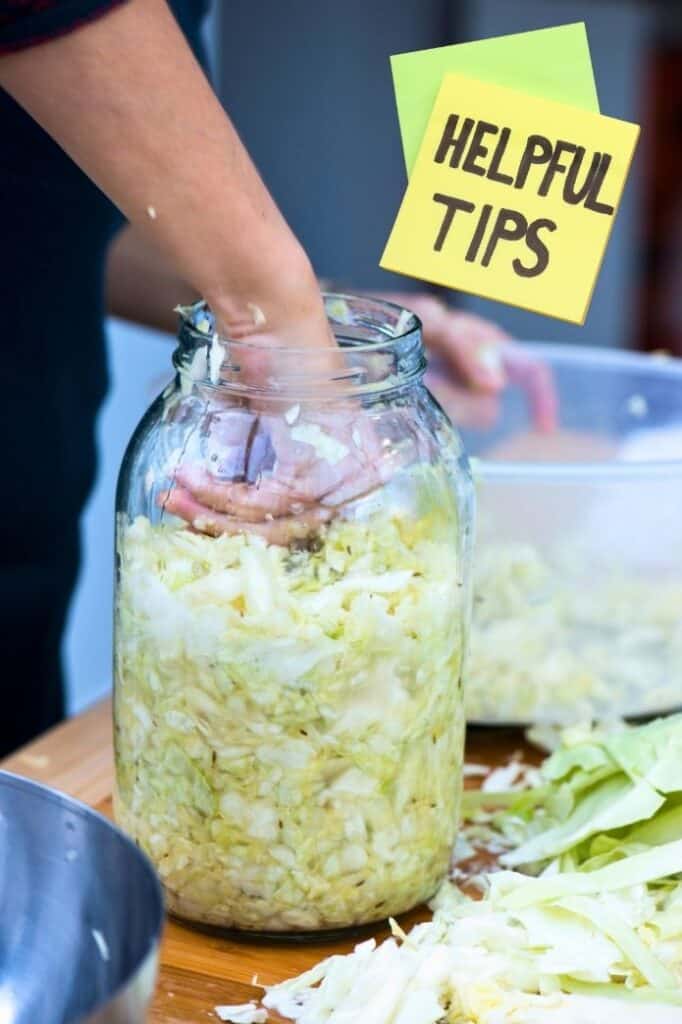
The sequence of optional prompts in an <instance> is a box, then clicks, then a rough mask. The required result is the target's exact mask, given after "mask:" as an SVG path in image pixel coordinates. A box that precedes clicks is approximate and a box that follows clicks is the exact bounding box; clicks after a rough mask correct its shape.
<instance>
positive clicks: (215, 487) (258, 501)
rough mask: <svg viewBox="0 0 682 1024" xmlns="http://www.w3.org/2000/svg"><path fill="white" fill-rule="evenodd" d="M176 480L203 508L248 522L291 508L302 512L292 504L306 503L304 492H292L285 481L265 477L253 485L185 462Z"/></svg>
mask: <svg viewBox="0 0 682 1024" xmlns="http://www.w3.org/2000/svg"><path fill="white" fill-rule="evenodd" d="M175 480H176V482H177V484H179V486H180V488H181V489H182V490H184V491H186V492H187V493H189V494H191V495H193V496H194V498H195V499H196V501H197V502H198V504H199V505H201V506H203V507H204V508H206V509H214V510H215V511H216V512H220V513H225V514H227V515H230V516H235V517H237V518H240V519H242V520H244V521H245V522H247V523H257V522H261V521H263V520H264V519H265V517H266V516H267V515H271V516H273V517H274V518H278V517H279V516H285V515H289V514H290V513H291V512H292V511H293V512H296V511H299V512H300V511H303V509H295V508H292V505H293V506H295V505H296V504H297V503H303V498H302V497H301V495H299V494H297V493H296V492H293V493H292V491H291V489H290V488H289V487H288V486H287V485H286V484H282V483H279V482H278V481H277V480H275V479H266V478H263V479H262V480H261V481H260V482H256V483H253V484H248V483H241V482H235V481H229V480H216V478H215V477H213V476H211V474H210V473H207V472H206V470H205V469H203V467H202V466H197V465H185V466H181V467H180V468H179V469H178V470H177V472H176V474H175ZM183 518H184V517H183Z"/></svg>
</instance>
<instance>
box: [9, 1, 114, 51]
mask: <svg viewBox="0 0 682 1024" xmlns="http://www.w3.org/2000/svg"><path fill="white" fill-rule="evenodd" d="M126 2H127V0H0V54H3V53H12V52H14V51H16V50H25V49H26V48H27V47H29V46H35V45H36V44H37V43H44V42H46V41H47V40H48V39H54V38H56V37H57V36H63V35H66V34H67V33H68V32H73V30H74V29H76V28H79V27H80V26H81V25H86V24H87V23H88V22H89V21H93V20H94V19H95V18H100V17H101V16H102V15H103V14H106V13H107V12H108V11H110V10H111V9H112V8H113V7H118V6H119V5H120V4H122V3H126Z"/></svg>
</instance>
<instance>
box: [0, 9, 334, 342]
mask: <svg viewBox="0 0 682 1024" xmlns="http://www.w3.org/2000/svg"><path fill="white" fill-rule="evenodd" d="M0 84H2V86H3V87H4V88H5V89H7V91H8V92H9V93H10V94H11V95H13V96H14V98H15V99H16V100H17V101H18V102H19V103H20V104H21V105H22V106H23V107H24V108H25V109H26V110H27V111H28V112H29V113H30V114H31V115H32V116H33V117H34V118H35V119H36V120H37V121H38V122H39V123H40V124H41V125H42V126H43V127H44V128H45V129H46V131H48V132H49V133H50V134H51V135H52V136H53V138H55V139H56V140H57V141H58V142H59V144H60V145H61V146H62V147H63V148H64V149H65V150H66V152H67V153H68V154H69V155H70V156H71V157H72V158H73V159H74V160H75V161H76V163H78V164H79V165H80V167H81V168H82V169H83V170H84V171H85V172H86V173H87V174H88V175H89V176H90V177H91V178H92V179H93V181H95V182H96V183H97V184H98V185H99V187H100V188H101V189H102V190H103V191H104V192H105V193H106V194H107V195H108V196H109V197H110V198H111V199H112V201H113V202H114V203H116V205H117V206H118V207H119V208H120V209H121V210H122V211H123V213H124V214H125V215H126V217H127V218H128V220H129V221H130V222H131V223H132V224H133V225H135V226H136V228H137V229H138V230H139V231H140V233H141V234H142V236H143V237H146V238H147V239H148V240H149V242H150V243H151V244H152V245H155V246H157V247H158V248H159V249H160V250H161V251H162V252H163V254H164V255H165V257H166V258H167V259H168V260H169V261H170V262H171V263H172V265H173V266H174V267H175V268H176V269H177V272H178V274H179V275H180V276H181V277H182V278H183V279H184V280H185V281H187V282H188V284H189V285H190V287H191V288H192V289H193V290H195V291H196V292H198V293H199V294H201V295H203V296H204V297H205V298H206V299H207V300H208V301H209V303H210V304H211V306H212V308H213V309H214V311H215V312H216V313H217V315H218V317H219V319H220V321H221V323H222V325H223V327H224V328H225V329H226V330H228V331H229V332H230V333H231V334H232V335H233V336H235V337H237V336H242V337H243V336H246V335H249V334H252V333H254V330H255V329H256V328H261V327H262V326H263V321H264V322H265V325H266V326H265V330H267V332H268V335H269V336H271V337H272V338H273V339H277V341H278V343H280V344H287V343H295V344H297V345H320V344H323V345H324V344H330V341H331V339H330V335H329V332H328V329H327V324H326V318H325V316H324V309H323V306H322V302H321V300H320V296H319V289H318V287H317V282H316V280H315V277H314V274H313V272H312V268H311V266H310V263H309V261H308V258H307V256H306V254H305V252H304V251H303V249H302V247H301V246H300V244H299V242H298V241H297V239H296V238H295V236H294V235H293V233H292V231H291V230H290V228H289V227H288V225H287V224H286V222H285V220H284V218H283V216H282V214H281V213H280V211H279V210H278V208H277V206H276V204H275V202H274V200H273V199H272V197H271V196H270V194H269V193H268V191H267V189H266V188H265V186H264V184H263V182H262V181H261V179H260V177H259V175H258V173H257V171H256V169H255V167H254V166H253V164H252V162H251V160H250V158H249V156H248V154H247V152H246V150H245V149H244V147H243V145H242V144H241V142H240V140H239V138H238V136H237V133H236V131H235V129H234V128H233V126H232V124H231V122H230V120H229V118H228V117H227V115H226V114H225V112H224V111H223V109H222V107H221V105H220V103H219V102H218V100H217V98H216V96H215V94H214V93H213V91H212V89H211V87H210V85H209V83H208V82H207V80H206V78H205V76H204V74H203V72H202V70H201V68H200V66H199V65H198V63H197V62H196V60H195V58H194V56H193V54H192V52H191V50H190V48H189V46H188V45H187V43H186V41H185V39H184V38H183V36H182V33H181V32H180V29H179V28H178V26H177V24H176V22H175V20H174V19H173V17H172V15H171V13H170V10H169V9H168V6H167V4H166V3H165V0H131V2H130V3H127V4H123V5H122V6H119V7H115V8H113V9H112V10H111V12H109V13H108V14H105V15H104V16H103V17H101V18H99V19H98V20H95V21H92V22H89V23H87V24H86V25H83V26H81V27H79V28H77V29H76V30H74V31H72V32H70V33H69V34H67V35H64V36H61V37H59V38H56V39H52V40H49V41H47V42H43V43H40V44H38V45H37V46H34V47H31V48H29V49H25V50H20V51H18V52H16V53H10V54H8V55H6V56H4V57H2V58H1V59H0Z"/></svg>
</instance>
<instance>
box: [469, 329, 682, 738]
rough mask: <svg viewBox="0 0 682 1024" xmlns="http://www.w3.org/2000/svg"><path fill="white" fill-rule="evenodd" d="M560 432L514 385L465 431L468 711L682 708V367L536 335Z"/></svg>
mask: <svg viewBox="0 0 682 1024" xmlns="http://www.w3.org/2000/svg"><path fill="white" fill-rule="evenodd" d="M528 351H532V353H533V354H534V355H535V356H536V357H538V358H539V359H540V360H543V361H545V362H546V363H547V364H548V365H549V367H550V368H551V371H552V375H553V378H554V384H555V388H556V392H557V399H558V420H559V425H558V429H557V430H556V431H555V432H550V433H545V434H541V433H539V432H537V431H536V430H534V427H533V423H532V409H531V406H532V402H530V401H529V396H528V393H527V391H524V388H523V387H521V386H512V387H510V388H509V391H508V393H507V394H505V396H504V397H503V398H502V399H501V401H500V404H499V408H497V410H495V411H494V413H493V414H492V415H490V408H489V407H488V408H487V415H488V416H489V422H488V423H487V425H486V427H485V428H481V427H480V426H479V427H478V428H472V427H469V428H467V427H466V426H464V427H463V434H464V438H465V444H466V446H467V448H468V451H469V453H470V454H471V455H472V456H474V459H473V465H474V467H475V470H474V475H475V477H476V480H477V493H478V513H479V518H478V528H477V532H478V537H477V544H476V559H475V597H474V613H473V629H472V638H471V652H470V661H469V670H468V674H467V678H468V683H467V700H468V717H469V720H470V721H474V722H481V723H491V722H493V723H502V722H504V723H517V722H523V723H527V722H570V721H575V720H578V719H581V720H584V719H585V718H588V717H599V718H604V717H611V716H626V717H636V716H646V715H652V714H656V713H659V712H663V711H668V710H671V709H672V708H674V707H677V706H679V705H682V362H678V361H677V360H673V359H671V358H666V357H660V356H646V355H638V354H633V353H624V352H614V351H610V350H602V349H589V348H584V349H583V348H576V347H567V346H549V345H533V346H530V347H529V349H528Z"/></svg>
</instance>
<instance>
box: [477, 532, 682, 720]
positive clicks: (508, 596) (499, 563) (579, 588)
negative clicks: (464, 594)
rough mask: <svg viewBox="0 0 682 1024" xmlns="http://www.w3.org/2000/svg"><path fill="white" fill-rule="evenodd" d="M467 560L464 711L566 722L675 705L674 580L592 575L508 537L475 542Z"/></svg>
mask: <svg viewBox="0 0 682 1024" xmlns="http://www.w3.org/2000/svg"><path fill="white" fill-rule="evenodd" d="M567 561H568V560H567ZM474 569H475V572H474V606H473V618H472V628H471V648H470V656H469V659H468V663H467V665H468V668H467V679H466V694H465V696H466V708H467V717H468V719H469V720H470V721H475V722H524V723H525V722H559V723H563V724H568V723H571V722H576V721H585V720H589V719H593V720H594V719H602V718H604V717H607V716H613V715H614V714H616V715H619V716H628V715H644V714H647V713H649V714H652V713H653V714H656V713H659V714H660V713H661V712H664V711H671V710H673V709H675V708H677V707H679V706H680V705H682V614H681V613H680V609H682V582H680V581H679V580H669V579H665V578H658V579H653V578H645V577H643V576H640V577H637V576H635V575H634V574H632V575H630V576H628V577H626V576H625V575H624V574H623V575H618V574H613V575H611V576H608V577H607V576H599V575H598V574H595V573H594V572H592V571H590V567H589V566H583V567H582V570H581V568H580V566H579V565H578V564H575V562H573V564H571V563H570V561H568V564H567V565H565V566H564V565H558V564H557V565H550V564H549V562H548V561H547V559H546V558H544V557H543V555H542V554H541V553H540V551H538V550H537V549H536V548H534V547H532V546H531V545H526V544H514V543H495V542H489V543H483V542H481V543H479V545H478V546H477V550H476V558H475V562H474Z"/></svg>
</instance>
